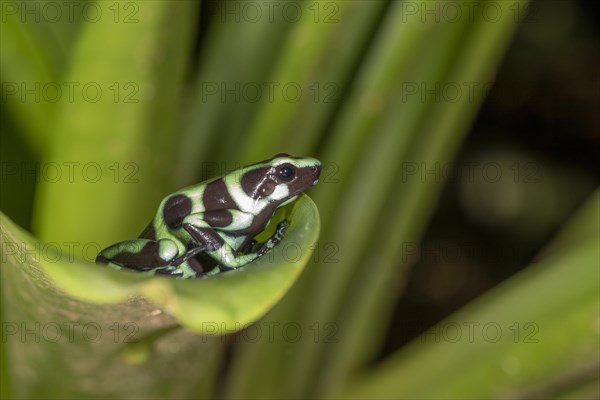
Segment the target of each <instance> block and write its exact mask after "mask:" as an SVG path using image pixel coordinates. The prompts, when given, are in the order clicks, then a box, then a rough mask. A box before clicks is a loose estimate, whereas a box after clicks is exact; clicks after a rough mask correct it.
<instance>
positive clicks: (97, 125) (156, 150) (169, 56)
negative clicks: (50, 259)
mask: <svg viewBox="0 0 600 400" xmlns="http://www.w3.org/2000/svg"><path fill="white" fill-rule="evenodd" d="M116 4H117V3H114V4H113V3H111V2H98V3H96V7H97V8H98V9H100V10H101V12H102V14H101V15H103V16H104V17H103V18H100V19H99V20H98V21H85V23H83V24H82V26H81V29H80V34H79V36H78V38H77V41H76V43H74V45H73V52H72V55H71V62H70V65H69V72H68V73H67V74H66V78H65V80H66V81H68V82H70V84H71V85H72V86H73V88H74V89H73V90H75V93H77V97H75V98H74V99H73V101H72V102H62V103H61V104H60V107H59V110H58V113H57V118H56V123H55V124H54V125H53V126H52V127H50V128H49V129H50V130H52V135H51V143H50V149H49V151H48V152H47V156H46V157H45V158H44V159H43V160H42V163H41V167H40V170H41V173H40V179H39V185H38V192H37V194H36V204H35V210H34V219H33V227H34V231H35V232H36V234H37V235H38V236H39V237H40V238H41V239H42V240H53V241H57V242H58V243H59V244H60V245H61V246H62V247H63V248H65V246H66V244H67V243H68V242H72V241H80V242H87V243H91V242H93V241H95V242H98V243H99V244H100V246H102V247H103V246H105V245H108V244H110V243H111V242H114V241H117V240H119V239H120V238H125V237H131V236H134V235H137V234H139V232H140V230H141V229H143V226H145V224H147V223H148V221H147V218H148V215H150V214H151V213H152V212H153V211H154V210H155V207H156V204H157V203H158V201H159V199H160V198H161V197H162V196H164V194H165V193H168V192H169V191H170V190H171V189H172V187H170V175H169V174H170V171H171V169H172V160H173V158H174V156H175V154H174V152H175V150H174V146H175V143H176V141H177V140H176V138H177V135H176V132H178V131H179V129H178V123H179V122H180V118H179V113H180V109H181V100H182V91H183V88H182V87H183V79H184V75H185V67H186V64H187V61H188V58H189V54H190V51H191V46H192V40H193V34H194V28H195V17H196V15H197V13H196V10H197V8H196V7H197V4H196V3H195V2H190V1H185V2H175V3H170V2H143V1H142V2H128V3H127V11H128V12H127V14H126V15H127V16H125V15H121V17H120V18H116V17H115V15H114V14H113V11H114V8H115V7H116V6H115V5H116ZM173 21H177V24H173ZM124 204H131V205H132V207H124ZM106 213H110V217H109V218H107V217H106ZM90 227H93V229H91V228H90Z"/></svg>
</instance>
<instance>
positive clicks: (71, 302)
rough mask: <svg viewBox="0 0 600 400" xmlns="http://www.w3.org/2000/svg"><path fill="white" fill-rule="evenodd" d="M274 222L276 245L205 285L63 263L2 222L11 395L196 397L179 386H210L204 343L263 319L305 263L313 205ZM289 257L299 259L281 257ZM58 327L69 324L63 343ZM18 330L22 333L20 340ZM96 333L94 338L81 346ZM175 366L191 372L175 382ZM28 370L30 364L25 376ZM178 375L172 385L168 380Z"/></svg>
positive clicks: (50, 248)
mask: <svg viewBox="0 0 600 400" xmlns="http://www.w3.org/2000/svg"><path fill="white" fill-rule="evenodd" d="M286 213H289V215H287V216H286V215H285V214H286ZM284 216H285V217H286V218H287V219H288V220H289V221H290V225H289V227H288V230H287V231H286V234H285V236H284V238H283V240H282V241H281V242H280V243H279V244H278V245H277V246H276V247H275V248H274V249H273V250H271V251H270V252H268V253H267V254H265V255H264V256H263V257H261V258H259V259H258V260H257V261H255V262H253V263H252V264H250V265H248V266H245V267H242V268H240V269H238V270H236V271H232V272H229V273H225V274H221V275H217V276H214V277H210V278H206V279H190V280H177V279H172V278H168V277H159V276H157V277H151V276H147V275H144V274H141V273H135V272H129V271H121V270H112V269H109V268H104V267H99V266H96V265H95V264H92V263H89V262H83V261H80V260H75V259H69V257H72V256H70V255H64V254H62V253H61V250H60V248H59V247H58V246H57V245H56V244H52V243H43V242H40V241H37V240H36V239H35V238H33V237H32V236H31V235H30V234H29V233H27V232H25V231H24V230H22V229H21V228H19V227H18V226H16V225H15V224H14V223H13V222H12V221H10V219H8V218H7V217H5V216H4V215H2V218H1V221H0V224H1V225H0V226H1V238H2V243H1V246H2V264H1V268H0V270H1V272H2V296H3V297H2V307H3V311H4V312H3V319H4V320H3V324H4V325H3V330H4V334H5V336H7V342H6V344H7V352H8V362H9V363H10V365H11V370H10V373H9V375H10V380H11V382H12V383H13V384H14V387H15V388H16V389H15V390H19V391H20V392H19V393H13V395H18V396H24V397H29V396H32V395H34V394H35V393H38V394H39V393H42V392H43V391H44V390H47V389H48V387H50V386H53V385H51V384H50V382H51V381H52V380H57V379H58V378H57V377H58V376H60V380H61V382H62V383H60V384H55V385H54V386H53V387H55V388H56V387H57V388H56V389H55V390H56V392H55V393H49V394H48V393H46V392H44V393H45V394H46V395H49V396H60V395H64V394H65V393H68V395H69V396H75V393H87V394H88V396H89V395H91V393H94V395H95V396H96V397H97V396H100V397H103V396H107V395H109V394H110V393H118V396H119V397H122V396H126V394H127V393H130V394H135V396H141V394H143V393H147V394H149V393H152V395H157V393H159V392H160V393H164V394H169V395H171V396H172V395H174V394H175V395H176V396H175V397H186V396H187V397H189V396H190V395H191V394H190V392H189V391H190V390H192V391H195V390H200V389H199V387H201V388H204V386H201V385H199V384H197V383H195V384H189V381H191V380H194V382H197V381H203V380H204V379H209V380H210V379H211V377H212V374H213V373H214V371H215V370H218V368H217V369H215V368H214V366H215V364H218V356H219V354H220V352H219V351H218V350H219V349H220V347H219V346H218V343H217V342H216V339H215V338H214V337H213V336H215V335H222V334H226V333H233V332H235V331H238V330H240V329H242V328H243V327H245V326H247V325H249V324H251V323H252V322H254V321H255V320H257V319H258V318H260V317H261V316H262V315H264V314H265V313H266V312H267V311H268V310H269V309H270V308H271V307H273V305H274V304H275V303H276V302H277V301H279V300H280V299H281V297H282V296H283V295H284V294H285V293H286V292H287V290H288V289H289V288H290V287H291V285H292V284H293V283H294V281H295V280H296V279H297V277H298V276H299V274H300V273H301V272H302V270H303V268H304V265H305V264H306V263H307V262H308V259H309V258H310V256H311V252H312V248H313V246H314V244H315V243H316V240H317V237H318V234H319V217H318V211H317V209H316V207H315V205H314V203H313V202H312V201H311V200H310V198H309V197H308V196H306V195H302V196H301V197H300V198H299V199H298V201H296V202H295V203H294V204H293V207H288V208H287V209H286V210H284V212H282V213H280V214H279V217H280V218H283V217H284ZM274 220H275V219H274ZM290 248H292V249H293V250H297V249H300V250H301V251H300V252H299V253H294V256H293V258H290V257H289V256H288V255H289V254H291V252H290V250H289V249H290ZM68 324H71V326H73V324H77V325H76V326H75V328H74V331H75V333H74V336H75V339H74V341H71V342H69V341H68V335H69V332H68V328H69V325H68ZM36 326H37V328H36ZM86 327H87V328H86ZM181 327H183V328H185V329H181ZM27 329H28V330H29V332H30V333H29V334H27V333H24V332H25V331H27ZM36 329H37V332H38V333H37V334H36V333H35V331H36ZM86 329H87V330H86ZM98 330H99V331H100V332H103V333H104V335H103V336H102V337H101V338H99V339H98V340H97V341H96V339H95V337H94V339H91V338H90V337H89V336H90V335H91V336H94V335H96V333H95V332H96V331H98ZM55 331H56V332H59V333H55ZM31 332H34V333H31ZM198 333H199V334H202V335H207V336H210V337H212V339H211V338H209V337H207V336H198V335H197V334H198ZM57 334H60V335H61V337H62V341H59V342H58V343H57V342H53V338H54V337H55V336H56V335H57ZM134 334H135V335H134ZM23 335H25V336H23ZM27 335H29V336H27ZM36 335H37V336H36ZM86 335H87V336H86ZM115 335H117V336H115ZM40 336H41V339H40ZM36 337H37V338H36ZM77 338H78V339H77ZM126 339H127V340H126ZM132 339H133V341H132ZM32 343H33V344H32ZM174 343H175V344H174ZM30 345H32V346H33V348H35V350H32V349H31V347H28V346H30ZM91 345H93V346H94V353H93V355H90V353H89V346H91ZM173 346H175V348H173ZM178 358H179V359H181V360H185V362H184V363H183V364H184V365H186V368H190V369H191V370H192V371H186V372H185V373H182V372H181V371H180V367H177V365H178V364H177V362H176V360H177V359H178ZM78 363H83V365H84V367H82V366H81V365H79V364H78ZM188 364H189V365H188ZM31 365H36V368H35V371H31V370H30V368H31ZM160 365H166V366H169V365H172V366H173V371H170V370H169V368H164V369H163V367H160V370H161V371H162V372H161V373H160V376H161V379H160V380H159V381H160V382H150V380H151V379H153V380H156V369H157V368H159V366H160ZM134 366H135V368H134ZM78 368H80V369H81V370H80V369H78ZM86 368H87V369H86ZM84 370H85V372H84ZM131 370H134V371H131ZM177 371H179V372H177ZM128 373H131V374H133V375H134V376H135V377H136V379H138V380H135V384H134V385H133V387H129V386H127V385H129V383H128V379H125V376H127V375H126V374H128ZM144 373H146V374H147V377H145V378H144V377H143V375H144ZM178 373H182V376H179V375H177V376H173V375H175V374H178ZM31 374H33V375H34V376H33V377H32V376H31ZM119 374H122V376H121V375H119ZM78 375H80V378H81V379H82V381H78V379H79V378H77V376H78ZM114 375H117V376H121V378H120V379H116V380H114V381H112V382H111V385H110V387H99V385H98V384H96V383H95V382H103V380H105V379H109V378H110V379H112V378H113V377H114ZM198 375H199V376H200V377H201V378H200V379H198ZM92 378H93V379H92ZM132 380H133V378H132ZM186 380H187V381H186ZM25 381H27V384H24V382H25ZM67 381H69V382H70V383H69V382H67ZM140 382H142V383H145V384H147V385H148V387H147V388H146V387H145V386H144V385H142V384H140ZM185 382H188V383H185ZM86 385H87V387H86ZM204 385H208V384H207V383H204ZM178 386H179V387H180V388H179V389H177V387H178ZM208 386H210V385H208ZM90 388H91V389H90ZM95 390H97V391H95ZM152 390H155V392H152ZM156 390H159V392H156ZM178 390H180V391H179V392H178ZM203 390H204V391H206V390H208V389H206V388H204V389H203ZM108 391H110V392H108ZM181 391H183V392H181Z"/></svg>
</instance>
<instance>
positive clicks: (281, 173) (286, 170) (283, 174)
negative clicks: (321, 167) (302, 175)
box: [277, 164, 296, 181]
mask: <svg viewBox="0 0 600 400" xmlns="http://www.w3.org/2000/svg"><path fill="white" fill-rule="evenodd" d="M295 175H296V168H295V167H294V166H293V165H290V164H283V165H281V166H280V167H279V168H277V176H278V177H279V179H281V180H282V181H291V180H292V179H293V178H294V176H295Z"/></svg>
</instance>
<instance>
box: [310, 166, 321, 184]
mask: <svg viewBox="0 0 600 400" xmlns="http://www.w3.org/2000/svg"><path fill="white" fill-rule="evenodd" d="M312 173H313V177H314V178H313V185H316V184H317V183H318V182H319V176H321V165H315V166H314V167H312Z"/></svg>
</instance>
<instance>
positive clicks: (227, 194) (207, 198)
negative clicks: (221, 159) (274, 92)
mask: <svg viewBox="0 0 600 400" xmlns="http://www.w3.org/2000/svg"><path fill="white" fill-rule="evenodd" d="M320 172H321V162H320V161H319V160H318V159H316V158H312V157H294V156H291V155H289V154H286V153H279V154H276V155H274V156H273V157H272V158H271V159H268V160H264V161H260V162H256V163H254V164H250V165H247V166H244V167H242V168H238V169H236V170H233V171H231V172H229V173H226V174H224V175H222V176H219V177H215V178H212V179H209V180H206V181H203V182H201V183H198V184H195V185H192V186H189V187H186V188H183V189H181V190H178V191H176V192H174V193H171V194H169V195H168V196H166V197H164V198H163V199H162V201H161V202H160V204H159V206H158V211H157V213H156V214H155V216H154V218H153V219H152V221H151V222H150V223H149V225H148V226H147V227H146V229H144V230H143V231H142V233H141V234H140V235H139V236H138V237H137V238H136V239H132V240H125V241H121V242H118V243H115V244H113V245H111V246H108V247H106V248H105V249H103V250H101V251H100V252H99V253H98V255H97V257H96V263H97V264H101V265H105V266H108V267H111V268H115V269H127V270H135V271H138V272H142V273H145V274H147V275H166V276H171V277H175V278H178V279H188V278H206V277H210V276H213V275H217V274H220V273H223V272H227V271H232V270H238V269H239V268H241V267H244V266H246V265H248V264H250V263H251V262H253V261H255V260H256V259H257V258H259V257H261V256H263V255H264V254H265V253H267V252H268V251H269V250H271V249H273V248H274V247H275V246H276V245H277V244H278V243H279V242H280V241H281V240H282V238H283V237H284V235H285V231H286V230H287V227H288V225H289V222H288V221H287V220H285V219H284V220H283V221H281V222H279V223H278V224H277V227H276V229H275V232H274V233H273V234H272V235H271V236H270V237H269V238H268V239H267V240H266V241H265V242H263V243H258V242H257V241H256V240H255V239H254V237H255V236H257V235H258V234H259V233H261V232H263V231H264V230H265V229H266V227H268V226H269V225H270V223H271V219H272V217H273V216H274V214H275V212H276V211H277V210H278V209H280V208H281V207H284V206H286V205H288V204H290V203H292V202H293V201H295V200H296V199H298V197H299V196H300V195H301V194H302V193H303V192H304V191H306V190H307V189H309V188H310V187H312V186H314V185H316V184H317V183H318V181H319V175H320Z"/></svg>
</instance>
